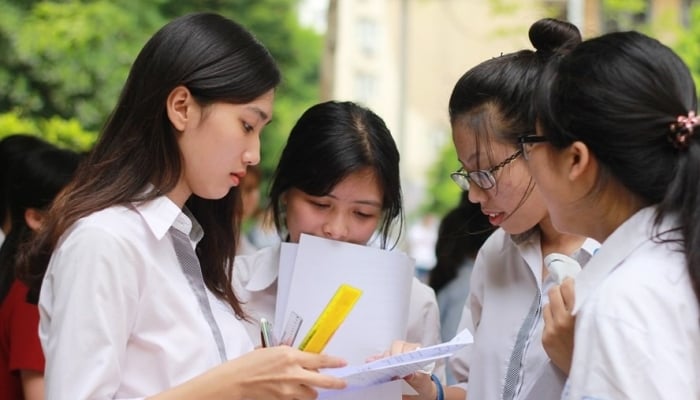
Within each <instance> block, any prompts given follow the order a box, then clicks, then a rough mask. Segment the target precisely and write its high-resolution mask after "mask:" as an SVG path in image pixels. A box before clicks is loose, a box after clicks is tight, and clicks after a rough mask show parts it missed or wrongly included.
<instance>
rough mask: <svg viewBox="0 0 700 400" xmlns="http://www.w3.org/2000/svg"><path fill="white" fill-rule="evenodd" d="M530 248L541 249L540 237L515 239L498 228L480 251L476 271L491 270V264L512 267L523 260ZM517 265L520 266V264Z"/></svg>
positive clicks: (475, 265) (475, 262)
mask: <svg viewBox="0 0 700 400" xmlns="http://www.w3.org/2000/svg"><path fill="white" fill-rule="evenodd" d="M516 241H517V243H516ZM530 247H532V248H538V247H539V237H538V236H537V235H535V234H532V235H528V236H522V235H521V236H518V237H514V236H513V235H511V234H509V233H507V232H506V231H504V230H503V229H502V228H498V229H496V230H495V231H494V232H493V233H492V234H491V236H489V237H488V239H486V241H485V242H484V244H483V245H482V246H481V248H480V249H479V252H478V253H477V256H476V260H475V261H474V270H475V271H478V270H479V269H483V268H489V265H491V264H497V265H512V264H514V260H522V258H523V255H522V253H523V251H525V250H527V249H529V248H530ZM517 264H518V265H520V262H518V263H517Z"/></svg>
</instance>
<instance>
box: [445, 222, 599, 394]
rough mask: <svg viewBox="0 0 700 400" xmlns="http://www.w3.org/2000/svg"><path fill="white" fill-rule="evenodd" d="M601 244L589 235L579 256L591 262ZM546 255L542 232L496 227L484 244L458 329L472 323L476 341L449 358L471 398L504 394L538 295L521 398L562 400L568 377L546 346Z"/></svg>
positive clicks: (519, 383) (522, 372)
mask: <svg viewBox="0 0 700 400" xmlns="http://www.w3.org/2000/svg"><path fill="white" fill-rule="evenodd" d="M598 246H599V244H598V242H596V241H595V240H592V239H588V240H586V241H585V242H584V243H583V245H582V247H581V249H580V250H579V251H578V252H577V254H576V255H575V256H574V258H576V259H577V260H578V261H579V262H582V263H583V262H585V261H587V260H588V259H589V258H590V256H591V255H592V253H593V252H594V251H595V250H596V249H597V247H598ZM542 267H543V256H542V249H541V245H540V235H539V232H538V231H536V230H533V231H531V232H528V233H526V234H523V235H510V234H508V233H506V232H505V231H504V230H503V229H497V230H496V231H495V232H494V233H493V234H492V235H491V236H490V237H489V238H488V239H487V240H486V242H485V243H484V245H483V246H482V247H481V249H480V251H479V254H478V256H477V258H476V261H475V263H474V270H473V271H472V275H471V282H470V291H469V297H468V298H467V302H466V304H465V306H464V310H463V313H462V320H461V322H460V326H459V328H458V330H461V329H465V328H469V329H470V330H471V332H472V333H473V334H474V344H473V345H471V346H468V348H466V349H464V350H462V351H459V352H457V353H456V354H455V356H453V357H452V358H450V360H449V365H450V367H451V368H452V372H453V374H454V375H455V378H457V380H459V381H461V382H463V383H461V384H458V385H457V386H459V387H461V388H462V389H464V390H465V391H467V393H468V395H467V398H470V399H484V400H491V399H500V398H501V396H502V394H503V391H504V385H505V381H506V374H507V371H508V368H509V366H510V360H511V356H512V353H513V348H514V347H515V343H516V339H517V336H518V333H519V331H520V329H521V326H522V325H523V321H524V320H525V318H526V317H527V315H528V313H529V311H530V308H531V306H532V304H533V301H534V300H535V297H536V296H537V295H538V294H539V296H541V300H540V303H539V311H540V312H539V314H538V315H537V320H536V323H535V324H534V326H533V327H532V329H530V331H529V332H528V335H527V341H526V348H525V352H524V355H523V358H522V363H521V365H520V368H519V371H518V379H517V385H516V390H515V393H516V394H515V398H516V399H523V400H524V399H527V400H550V399H559V398H560V397H561V392H562V389H563V387H564V382H565V380H566V376H565V375H564V374H563V373H562V372H561V370H559V368H557V367H556V366H555V365H554V364H553V363H552V362H551V361H550V359H549V357H548V356H547V353H546V352H545V351H544V347H542V330H543V328H544V319H543V318H542V314H541V309H542V307H543V306H544V305H545V304H547V303H548V302H549V299H548V298H547V291H548V290H549V288H550V287H552V286H553V285H555V284H556V282H554V279H553V278H552V277H551V276H548V277H547V278H546V279H544V282H543V280H542Z"/></svg>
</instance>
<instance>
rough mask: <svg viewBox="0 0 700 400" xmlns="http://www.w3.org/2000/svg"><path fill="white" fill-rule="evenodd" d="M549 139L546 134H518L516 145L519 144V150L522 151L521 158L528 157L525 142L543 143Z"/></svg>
mask: <svg viewBox="0 0 700 400" xmlns="http://www.w3.org/2000/svg"><path fill="white" fill-rule="evenodd" d="M548 141H549V139H548V138H547V137H546V136H541V135H521V136H518V145H519V146H520V151H521V152H522V153H523V158H525V159H526V160H528V159H529V157H528V154H529V153H528V151H527V149H525V145H526V144H534V143H544V142H548Z"/></svg>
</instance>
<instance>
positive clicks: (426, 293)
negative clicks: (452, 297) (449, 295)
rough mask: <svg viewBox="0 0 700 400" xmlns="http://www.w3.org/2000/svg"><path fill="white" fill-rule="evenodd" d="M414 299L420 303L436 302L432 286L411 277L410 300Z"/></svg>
mask: <svg viewBox="0 0 700 400" xmlns="http://www.w3.org/2000/svg"><path fill="white" fill-rule="evenodd" d="M414 300H415V301H420V302H422V303H437V300H435V291H434V290H433V288H431V287H430V286H428V285H426V284H425V283H423V282H421V281H420V280H418V279H417V278H416V277H413V280H412V281H411V301H414Z"/></svg>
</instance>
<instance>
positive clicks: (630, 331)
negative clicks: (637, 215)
mask: <svg viewBox="0 0 700 400" xmlns="http://www.w3.org/2000/svg"><path fill="white" fill-rule="evenodd" d="M659 262H660V263H661V262H662V261H659ZM652 285H653V283H650V284H649V285H648V287H647V288H644V287H641V288H640V287H639V286H640V285H638V284H637V283H636V282H632V283H631V284H629V285H628V287H620V286H621V285H617V286H616V287H615V288H614V289H610V290H603V291H602V292H603V294H602V295H601V296H599V297H598V298H595V299H594V298H591V299H589V302H590V304H586V308H584V309H582V310H581V313H579V314H578V315H577V321H576V346H575V347H574V356H573V362H572V367H571V371H570V374H569V381H568V382H567V388H566V389H565V390H564V396H563V397H562V398H563V399H582V398H607V399H634V400H646V399H649V400H651V399H697V398H699V397H698V396H699V395H700V389H699V385H698V384H697V379H698V369H697V368H698V356H697V350H693V349H698V348H699V346H698V344H700V340H698V339H697V325H696V324H697V319H695V321H691V322H690V323H688V320H689V318H687V317H688V315H684V311H687V310H688V309H689V307H687V304H686V305H685V306H684V305H683V304H682V301H676V302H675V303H674V301H673V297H674V295H675V293H674V294H670V293H668V292H664V291H663V290H658V289H656V288H654V287H652ZM635 286H637V287H636V288H635ZM659 286H661V285H659ZM609 287H610V288H612V285H610V286H609ZM606 289H607V287H606ZM640 289H641V290H640ZM645 289H646V290H645ZM676 290H678V289H676ZM691 296H692V293H690V295H689V296H688V298H690V297H691ZM669 299H671V300H669ZM693 300H694V299H693ZM589 306H590V307H589ZM696 315H697V314H696ZM689 325H694V331H695V333H694V334H693V333H691V330H690V329H688V326H689ZM693 341H694V343H695V345H693V344H692V343H693Z"/></svg>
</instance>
